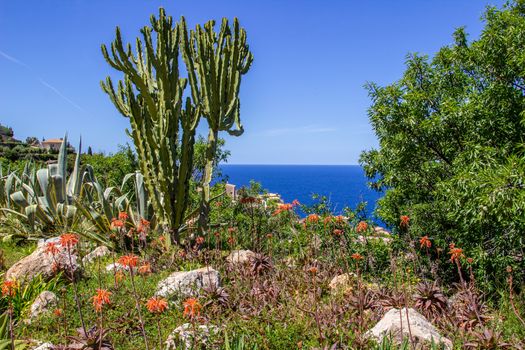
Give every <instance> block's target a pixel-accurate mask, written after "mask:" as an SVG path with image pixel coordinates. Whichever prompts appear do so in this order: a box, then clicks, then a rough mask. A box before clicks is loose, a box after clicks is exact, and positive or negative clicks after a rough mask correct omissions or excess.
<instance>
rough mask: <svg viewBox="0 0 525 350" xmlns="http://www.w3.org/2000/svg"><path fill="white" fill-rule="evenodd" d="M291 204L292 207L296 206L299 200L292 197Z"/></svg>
mask: <svg viewBox="0 0 525 350" xmlns="http://www.w3.org/2000/svg"><path fill="white" fill-rule="evenodd" d="M292 205H293V206H294V207H296V206H298V205H301V203H299V201H298V200H297V199H294V200H293V201H292Z"/></svg>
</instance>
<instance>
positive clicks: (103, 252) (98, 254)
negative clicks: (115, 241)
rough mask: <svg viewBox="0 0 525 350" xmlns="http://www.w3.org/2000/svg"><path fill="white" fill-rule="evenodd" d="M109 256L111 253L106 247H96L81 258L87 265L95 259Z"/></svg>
mask: <svg viewBox="0 0 525 350" xmlns="http://www.w3.org/2000/svg"><path fill="white" fill-rule="evenodd" d="M109 254H111V251H110V250H109V248H108V247H106V246H100V247H96V248H95V249H94V250H93V251H92V252H91V253H89V254H87V255H86V256H85V257H83V258H82V262H83V263H84V264H89V263H92V262H93V261H95V260H96V259H97V258H102V257H104V256H108V255H109Z"/></svg>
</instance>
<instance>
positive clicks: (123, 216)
mask: <svg viewBox="0 0 525 350" xmlns="http://www.w3.org/2000/svg"><path fill="white" fill-rule="evenodd" d="M128 218H129V215H128V213H126V212H125V211H121V212H120V213H118V219H119V220H122V221H126V220H128Z"/></svg>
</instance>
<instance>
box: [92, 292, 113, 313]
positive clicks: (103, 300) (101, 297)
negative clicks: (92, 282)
mask: <svg viewBox="0 0 525 350" xmlns="http://www.w3.org/2000/svg"><path fill="white" fill-rule="evenodd" d="M110 296H111V292H108V291H107V290H105V289H97V294H95V295H94V296H93V298H92V299H93V307H94V308H95V311H97V312H100V311H102V307H103V306H104V305H109V304H111V300H110V299H109V297H110Z"/></svg>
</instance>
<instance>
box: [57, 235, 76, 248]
mask: <svg viewBox="0 0 525 350" xmlns="http://www.w3.org/2000/svg"><path fill="white" fill-rule="evenodd" d="M77 244H78V236H77V235H75V234H73V233H64V234H63V235H61V236H60V245H61V246H62V247H68V248H71V247H74V246H76V245H77Z"/></svg>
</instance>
